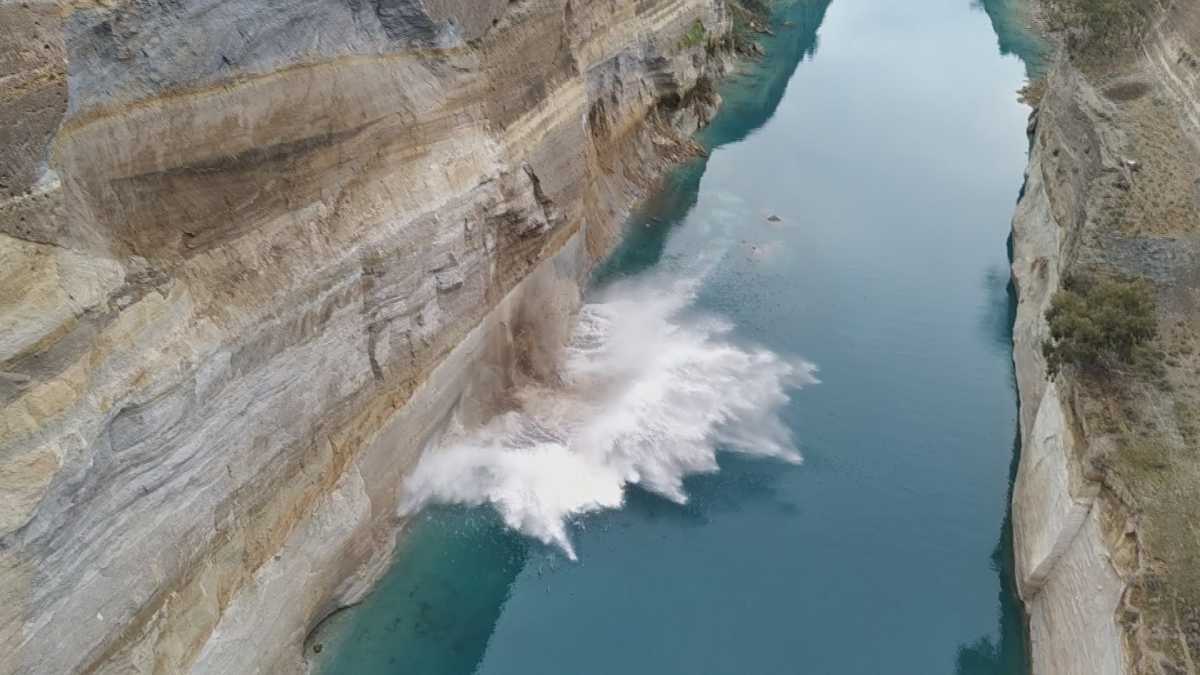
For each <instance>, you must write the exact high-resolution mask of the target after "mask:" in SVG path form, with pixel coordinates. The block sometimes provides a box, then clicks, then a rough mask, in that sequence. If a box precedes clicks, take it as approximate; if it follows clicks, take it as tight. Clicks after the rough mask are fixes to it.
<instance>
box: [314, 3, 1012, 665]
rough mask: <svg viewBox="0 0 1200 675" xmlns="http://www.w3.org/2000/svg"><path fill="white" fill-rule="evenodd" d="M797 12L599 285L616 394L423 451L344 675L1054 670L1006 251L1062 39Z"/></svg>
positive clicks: (964, 21)
mask: <svg viewBox="0 0 1200 675" xmlns="http://www.w3.org/2000/svg"><path fill="white" fill-rule="evenodd" d="M779 5H780V7H779V9H778V10H777V16H776V17H775V19H774V21H773V26H774V29H775V31H776V33H777V34H776V36H775V37H767V38H764V39H763V44H764V46H765V47H766V49H767V54H768V56H767V57H766V58H765V59H764V60H763V61H762V62H760V63H757V64H754V65H751V66H749V67H747V69H746V71H745V72H744V73H743V74H741V75H738V76H737V77H734V78H732V79H730V80H729V81H727V82H726V83H724V84H723V86H722V94H723V95H724V97H725V100H726V105H725V107H724V109H723V111H722V112H721V114H720V115H719V116H718V118H717V120H716V121H715V122H714V124H713V125H712V126H711V127H710V128H709V129H707V130H706V131H705V132H704V133H703V134H702V137H701V140H702V141H703V142H704V144H705V145H706V146H707V147H709V148H711V149H712V151H711V154H710V157H709V158H707V159H706V160H697V161H695V162H693V163H691V164H689V165H686V166H683V167H681V168H680V169H679V170H677V171H675V172H674V173H673V174H672V175H671V176H670V178H669V180H668V181H667V184H666V185H665V186H664V189H663V191H662V192H661V193H660V194H659V195H658V196H656V197H655V198H654V199H653V200H651V201H650V203H648V204H647V205H646V207H645V208H644V209H642V211H641V212H640V213H639V214H638V215H637V216H636V217H634V218H633V219H632V221H631V222H630V223H629V224H628V229H629V231H628V236H627V237H626V239H625V240H624V243H623V244H622V245H621V247H620V249H619V250H618V251H617V252H616V253H615V254H614V255H613V256H612V258H611V259H610V260H609V261H608V262H607V263H606V264H604V265H603V266H602V267H601V268H600V269H599V270H598V271H597V273H596V278H595V280H594V282H593V288H592V291H591V296H590V298H589V304H588V307H587V308H586V309H585V312H584V322H583V327H582V328H581V333H580V335H579V336H578V337H577V340H576V343H575V344H574V345H573V351H572V355H573V356H572V361H571V363H572V365H571V367H570V368H573V369H574V370H573V371H571V372H570V373H569V376H568V378H567V379H568V380H571V379H572V378H574V381H576V384H577V385H579V386H577V387H576V389H577V392H576V393H579V392H583V393H581V394H580V396H581V397H584V398H586V396H588V395H590V394H588V392H591V391H592V390H593V389H597V388H598V389H601V390H604V391H609V390H619V392H620V393H619V395H613V396H611V397H608V398H598V399H596V400H595V401H592V402H591V405H589V403H588V402H587V401H574V402H573V403H572V405H568V406H564V407H556V406H555V404H554V403H555V402H553V401H547V400H544V399H545V398H546V393H545V392H526V393H525V394H523V397H524V398H523V399H522V400H523V402H524V403H525V412H524V413H522V415H518V416H515V417H510V418H506V420H504V421H503V423H502V424H501V423H498V424H497V425H496V426H495V427H494V428H490V429H489V430H487V433H490V434H492V435H493V436H494V437H495V438H498V439H500V440H498V441H495V443H496V447H490V446H489V445H488V442H489V440H488V438H486V437H485V438H479V437H476V438H474V439H469V440H470V442H469V443H466V444H465V445H463V446H462V447H459V448H455V449H453V450H454V451H455V452H456V453H457V454H454V455H452V457H453V458H454V460H453V461H452V462H451V461H444V462H441V463H439V464H435V465H432V466H423V467H422V468H421V469H420V470H419V471H418V474H419V476H418V477H417V478H416V483H414V486H413V487H414V491H415V493H416V494H418V495H420V496H421V498H422V499H423V500H426V501H428V502H429V503H430V504H431V505H430V506H428V507H427V508H425V510H424V511H422V513H421V515H419V516H417V517H415V518H414V521H413V523H412V525H411V526H410V528H409V529H408V530H407V532H406V533H405V535H404V537H403V539H402V541H401V544H400V549H399V552H398V555H397V558H396V561H395V564H394V567H393V569H392V570H391V571H390V572H389V573H388V574H387V576H386V577H385V578H384V580H383V582H382V583H381V584H380V586H379V587H378V588H377V589H376V590H375V591H374V592H373V593H372V594H371V595H370V596H369V597H368V598H367V600H366V601H365V602H364V603H363V604H362V605H361V606H360V607H358V608H355V609H354V610H351V611H348V612H345V613H343V614H342V615H339V616H338V617H337V618H336V619H335V620H334V622H333V624H334V625H333V626H332V627H331V628H330V630H329V631H328V633H327V635H328V636H329V637H326V638H323V639H325V643H324V644H323V645H322V647H323V653H322V655H321V659H322V660H323V667H322V672H324V673H327V674H336V675H377V674H382V673H389V674H415V675H455V674H461V675H467V674H469V673H478V674H481V675H542V674H545V675H558V674H563V675H566V674H570V675H591V674H594V675H611V674H614V673H630V674H634V673H638V674H640V673H646V674H654V675H659V674H667V673H678V674H688V675H693V674H729V675H735V674H743V673H745V674H764V675H766V674H774V673H811V674H814V675H846V674H864V675H878V674H881V673H902V674H909V673H911V674H914V675H916V674H921V675H925V674H931V673H956V674H958V675H968V674H970V675H977V674H979V675H981V674H988V675H1000V674H1004V675H1017V674H1022V673H1027V672H1028V666H1027V664H1026V656H1025V654H1026V645H1025V636H1024V629H1023V626H1022V621H1021V612H1020V608H1019V605H1018V603H1017V600H1016V598H1015V596H1014V593H1013V589H1012V584H1011V576H1010V564H1011V561H1010V548H1009V538H1010V532H1009V529H1008V524H1007V496H1008V491H1009V487H1010V480H1011V469H1012V463H1013V461H1014V452H1015V451H1014V439H1015V437H1016V400H1015V394H1014V386H1013V381H1012V373H1011V370H1012V366H1011V344H1010V343H1011V339H1010V337H1011V336H1010V325H1011V318H1012V317H1011V309H1012V308H1011V298H1010V295H1009V289H1008V282H1009V276H1008V261H1007V256H1006V239H1007V236H1008V226H1009V220H1010V217H1011V213H1012V209H1013V206H1014V203H1015V200H1016V197H1017V193H1018V190H1019V188H1020V184H1021V177H1022V171H1023V168H1024V161H1025V151H1026V140H1025V123H1026V116H1027V114H1028V109H1026V108H1025V107H1024V106H1022V105H1020V104H1019V103H1018V102H1017V97H1016V93H1015V92H1016V91H1017V89H1018V88H1020V86H1021V85H1022V83H1023V82H1024V79H1025V73H1026V67H1027V66H1026V63H1025V61H1023V60H1022V58H1021V57H1024V58H1025V59H1028V60H1032V58H1033V54H1032V52H1033V50H1035V49H1036V43H1035V42H1034V41H1033V39H1032V38H1031V37H1030V36H1029V35H1028V34H1026V33H1024V30H1023V23H1024V22H1023V21H1022V20H1021V18H1020V17H1019V16H1017V15H1015V14H1014V13H1013V12H1014V9H1013V8H1014V6H1016V5H1017V2H1014V1H1010V0H995V1H994V2H985V3H982V4H981V3H979V2H973V1H972V0H912V1H910V2H896V1H895V0H794V1H792V2H786V3H779ZM668 357H669V358H668ZM810 364H815V367H816V368H817V369H818V370H817V371H816V372H815V378H814V377H813V373H811V372H810ZM569 370H570V369H569ZM589 378H592V379H589ZM595 378H604V379H602V380H600V381H602V382H603V383H604V386H603V387H593V386H592V385H594V384H595V382H596V381H597V380H596V379H595ZM815 379H819V380H820V382H819V383H817V382H815ZM568 391H571V388H570V387H568ZM631 391H635V392H637V394H636V396H634V395H632V394H629V393H628V392H631ZM563 398H569V396H566V395H564V396H563ZM614 429H615V431H614ZM580 438H584V439H586V440H587V441H588V442H589V443H590V446H589V447H593V446H597V445H599V446H603V447H604V448H608V449H607V450H604V451H603V452H601V453H599V454H596V453H595V452H591V453H590V454H589V452H582V453H575V454H572V452H570V449H571V448H572V447H574V445H575V444H576V443H577V442H580ZM547 439H549V440H547ZM523 444H524V445H523ZM612 448H618V450H612ZM713 450H719V451H720V452H717V454H716V455H715V460H716V462H717V463H719V470H717V471H714V470H713V469H714V466H713V465H712V459H713V454H712V451H713ZM497 454H499V455H500V456H503V457H505V458H506V459H505V460H504V461H503V462H502V463H501V462H496V461H494V460H492V459H488V458H491V457H495V456H497ZM577 454H582V455H583V458H582V459H581V458H580V457H577V456H576V455H577ZM756 455H767V456H766V457H763V456H756ZM797 455H798V456H799V457H802V461H800V462H797V461H795V460H796V457H797ZM473 463H475V464H473ZM464 467H465V468H464ZM456 470H457V471H459V473H455V471H456ZM483 474H486V475H487V476H488V477H489V480H491V481H492V482H491V483H489V484H488V485H487V486H484V488H481V489H480V492H479V493H478V494H475V495H471V494H467V493H468V492H469V491H470V489H472V484H471V483H470V482H469V480H468V478H469V477H470V476H473V475H483ZM497 477H499V478H497ZM680 479H682V482H680ZM622 488H624V489H623V492H622ZM622 498H623V500H622ZM438 502H460V503H462V502H466V503H472V502H474V503H479V504H480V505H479V506H461V505H460V506H454V505H449V506H446V505H439V504H438ZM422 503H425V502H424V501H423V502H422ZM618 506H619V508H618ZM506 523H507V524H506ZM510 526H513V527H510ZM514 527H515V528H517V529H514ZM571 556H574V557H576V558H577V560H575V561H572V560H571V559H570V557H571Z"/></svg>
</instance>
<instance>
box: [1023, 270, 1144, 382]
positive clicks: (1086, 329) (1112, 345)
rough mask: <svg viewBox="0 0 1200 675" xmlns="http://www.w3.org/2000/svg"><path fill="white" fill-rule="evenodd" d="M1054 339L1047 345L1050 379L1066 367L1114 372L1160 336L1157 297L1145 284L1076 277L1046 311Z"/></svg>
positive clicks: (1045, 353) (1132, 360)
mask: <svg viewBox="0 0 1200 675" xmlns="http://www.w3.org/2000/svg"><path fill="white" fill-rule="evenodd" d="M1046 320H1047V321H1048V322H1049V323H1050V335H1051V339H1049V340H1047V341H1046V342H1045V343H1044V344H1043V345H1042V353H1043V354H1044V355H1045V357H1046V366H1047V371H1048V373H1049V375H1050V376H1051V377H1053V376H1055V375H1056V374H1058V373H1059V372H1060V371H1061V370H1062V369H1063V368H1064V367H1067V366H1071V367H1076V368H1080V369H1084V370H1111V369H1113V368H1115V367H1117V366H1119V365H1120V364H1127V365H1132V364H1134V363H1136V362H1137V361H1138V360H1139V359H1140V358H1142V357H1144V356H1146V350H1145V347H1146V343H1148V342H1149V341H1150V340H1152V339H1153V338H1154V336H1155V333H1156V331H1157V322H1156V319H1155V309H1154V295H1153V292H1152V290H1151V288H1150V286H1149V284H1147V283H1146V282H1145V281H1141V280H1137V281H1125V280H1120V279H1108V278H1103V279H1098V278H1094V277H1071V278H1068V279H1067V280H1065V282H1064V284H1063V288H1062V290H1060V291H1058V292H1057V293H1055V294H1054V297H1053V298H1052V299H1051V302H1050V309H1048V310H1047V311H1046Z"/></svg>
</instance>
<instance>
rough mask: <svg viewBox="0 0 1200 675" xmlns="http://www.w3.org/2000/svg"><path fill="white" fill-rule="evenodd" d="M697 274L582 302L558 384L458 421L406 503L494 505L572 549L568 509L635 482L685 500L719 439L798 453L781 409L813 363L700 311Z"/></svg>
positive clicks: (416, 477) (608, 504) (620, 495)
mask: <svg viewBox="0 0 1200 675" xmlns="http://www.w3.org/2000/svg"><path fill="white" fill-rule="evenodd" d="M698 286H699V283H698V282H696V281H674V282H667V283H663V282H662V281H661V280H659V282H658V283H655V282H646V281H642V282H640V283H639V282H635V283H625V284H618V285H616V286H614V287H613V288H611V289H609V291H608V292H606V293H604V294H603V297H601V298H599V299H598V300H597V301H595V302H592V303H589V304H587V305H585V306H584V307H583V309H582V310H581V313H580V317H579V322H578V326H577V327H576V329H575V333H574V336H573V338H572V340H571V342H570V344H569V345H568V346H567V349H566V352H565V356H564V359H563V363H562V365H561V372H560V376H561V384H559V385H555V386H530V387H525V388H523V389H521V390H520V391H517V392H515V400H516V402H517V404H516V406H515V409H514V410H512V411H510V412H507V413H504V414H502V415H499V416H497V417H495V418H493V419H492V420H491V421H489V422H488V423H487V424H485V425H483V426H482V427H480V428H476V429H473V430H470V431H464V430H462V429H461V428H452V429H451V430H450V431H449V432H448V433H447V436H446V438H444V439H443V440H442V442H441V443H440V445H439V446H438V447H436V448H433V449H431V450H430V451H429V452H427V453H426V454H425V455H424V456H423V457H422V459H421V461H420V462H419V463H418V465H417V467H416V469H415V470H414V471H413V473H412V475H411V476H410V477H409V478H408V480H407V484H406V493H407V497H406V499H405V501H404V503H403V504H402V508H401V510H402V511H403V512H405V513H412V512H415V511H417V510H419V509H421V508H422V507H424V506H425V505H427V504H431V503H443V504H464V505H472V506H479V505H491V506H492V507H494V508H495V509H496V510H497V511H498V512H499V513H500V515H501V516H502V517H503V519H504V522H505V523H506V524H507V525H508V526H509V527H511V528H513V529H515V530H519V531H520V532H523V533H525V534H526V535H528V536H531V537H534V538H537V539H539V540H541V541H542V542H545V543H547V544H552V545H555V546H558V547H560V548H561V549H562V550H563V552H564V553H566V555H567V556H568V557H570V558H571V559H572V560H574V559H575V551H574V548H573V547H572V545H571V540H570V537H569V535H568V525H569V523H570V522H571V520H572V519H573V518H575V517H577V516H580V515H582V514H586V513H591V512H595V511H600V510H604V509H615V508H620V506H621V505H622V504H623V502H624V497H625V488H626V486H628V485H639V486H641V487H643V488H645V489H647V490H650V491H652V492H655V493H657V494H659V495H662V496H663V497H665V498H667V499H670V500H672V501H674V502H678V503H684V502H686V501H687V495H686V494H685V493H684V489H683V481H684V478H685V477H687V476H689V475H692V474H697V473H707V472H713V471H716V470H717V468H718V467H717V451H718V449H720V450H727V451H733V452H740V453H745V454H749V455H758V456H764V457H773V458H778V459H782V460H785V461H788V462H799V461H800V455H799V453H798V452H797V450H796V448H795V444H794V442H793V438H792V435H791V432H790V430H789V429H788V428H787V427H786V426H785V425H784V423H783V422H782V420H781V419H780V413H781V411H782V409H783V408H784V406H785V405H786V404H787V402H788V396H789V392H790V391H791V390H792V389H794V388H797V387H800V386H803V385H805V384H810V383H815V382H816V381H817V380H816V378H815V376H814V374H815V371H816V368H815V367H814V366H813V365H812V364H809V363H806V362H803V361H797V360H792V359H786V358H783V357H781V356H779V355H777V354H775V353H773V352H771V351H768V350H765V349H761V348H750V347H745V346H739V345H737V344H735V343H734V341H733V339H732V337H731V335H730V333H731V330H732V326H731V325H730V324H729V323H728V322H725V321H722V320H720V319H716V318H713V317H703V316H695V315H694V313H693V312H691V311H689V308H690V306H691V305H692V303H693V301H694V300H695V294H696V290H697V288H698ZM451 426H452V427H455V425H454V424H452V425H451Z"/></svg>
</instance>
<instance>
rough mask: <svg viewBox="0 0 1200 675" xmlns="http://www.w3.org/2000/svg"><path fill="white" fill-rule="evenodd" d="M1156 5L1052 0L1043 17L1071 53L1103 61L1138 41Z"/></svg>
mask: <svg viewBox="0 0 1200 675" xmlns="http://www.w3.org/2000/svg"><path fill="white" fill-rule="evenodd" d="M1156 7H1157V4H1156V2H1155V0H1051V1H1050V2H1048V3H1047V5H1046V10H1047V11H1046V18H1047V20H1048V22H1049V25H1050V28H1051V29H1052V30H1055V31H1060V32H1062V33H1065V35H1066V42H1067V48H1068V50H1069V51H1070V52H1071V53H1072V54H1073V55H1075V56H1078V57H1082V58H1083V59H1084V60H1086V61H1106V60H1108V59H1110V58H1112V57H1114V56H1116V55H1118V54H1121V53H1122V52H1124V51H1126V50H1128V49H1129V48H1131V47H1134V46H1136V45H1137V44H1138V43H1139V42H1140V41H1141V39H1142V37H1143V36H1144V35H1145V33H1146V30H1147V29H1148V28H1149V26H1150V19H1151V17H1152V15H1153V12H1154V10H1155V8H1156Z"/></svg>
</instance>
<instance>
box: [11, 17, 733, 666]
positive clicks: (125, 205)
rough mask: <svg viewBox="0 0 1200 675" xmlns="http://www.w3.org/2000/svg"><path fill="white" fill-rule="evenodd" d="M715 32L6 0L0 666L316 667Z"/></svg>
mask: <svg viewBox="0 0 1200 675" xmlns="http://www.w3.org/2000/svg"><path fill="white" fill-rule="evenodd" d="M696 20H700V21H701V22H702V23H704V25H705V26H706V27H707V28H708V30H709V32H710V34H712V35H716V36H719V35H722V34H723V33H724V32H725V31H726V30H727V28H728V22H729V20H728V18H727V16H726V9H725V6H724V2H723V1H722V0H652V1H645V0H642V1H638V2H635V1H634V0H591V1H589V2H579V1H578V0H570V1H568V0H526V1H523V2H515V3H514V2H508V0H470V1H468V0H302V1H300V2H287V3H279V2H274V1H272V0H197V1H196V2H187V3H174V4H172V3H152V2H141V1H140V0H128V1H126V2H118V3H115V4H112V3H103V4H91V3H88V2H79V3H62V4H55V3H48V2H31V3H23V4H13V3H3V4H0V23H2V24H3V25H4V26H5V27H6V31H4V33H5V34H4V35H2V36H0V84H2V85H3V86H0V183H2V184H0V263H2V264H0V403H2V404H3V407H2V408H0V600H3V602H2V603H0V673H56V674H57V673H68V672H161V673H174V672H182V671H189V670H192V671H197V672H202V671H211V672H254V671H256V670H258V671H268V672H295V671H296V670H297V669H299V668H301V667H302V664H301V663H300V662H299V659H300V650H299V645H300V643H301V641H302V640H303V637H304V635H305V634H306V633H307V631H308V630H309V629H310V628H311V627H312V625H313V624H314V623H315V622H316V621H318V620H319V619H320V618H321V617H322V616H323V615H324V614H325V613H327V612H329V611H331V610H332V609H334V608H335V607H337V606H338V605H339V604H341V603H344V602H346V601H347V600H349V599H352V598H353V597H354V595H355V594H356V593H361V591H362V589H363V588H364V586H365V581H369V578H370V576H371V575H372V574H373V573H374V572H375V571H377V570H378V568H379V565H380V560H384V559H386V554H387V551H388V542H390V540H391V533H392V532H393V531H394V529H395V527H396V526H397V522H396V517H395V504H396V502H397V499H398V497H399V494H398V491H399V486H400V482H401V478H402V476H403V474H404V472H405V471H406V470H407V468H408V467H409V466H411V464H412V462H413V461H414V460H415V458H416V457H417V456H418V454H419V452H420V450H421V448H422V447H423V444H424V443H425V442H426V440H427V439H428V438H429V437H430V435H431V434H433V433H434V432H435V431H436V430H437V428H438V426H439V424H441V422H442V421H443V420H444V419H445V418H446V416H447V415H448V414H449V412H450V411H451V410H452V409H453V408H454V407H455V406H456V405H468V404H469V406H470V407H471V409H472V410H478V411H479V412H478V414H482V411H483V410H485V409H486V406H487V401H488V399H489V393H492V392H495V391H496V390H498V389H499V388H501V387H503V386H504V385H505V384H507V383H510V382H511V381H512V380H513V379H515V378H520V377H528V376H532V375H536V370H537V361H538V360H539V359H541V358H544V357H545V356H546V355H547V354H549V353H551V352H552V351H553V348H554V346H555V345H556V344H557V341H558V340H560V339H561V337H562V335H564V334H565V332H566V329H567V326H568V325H569V317H570V313H571V312H572V311H573V309H574V308H575V306H576V305H577V303H578V300H579V284H580V282H581V280H582V278H583V275H584V274H585V273H586V271H587V270H588V268H589V266H590V264H591V262H592V260H593V259H594V256H595V255H596V254H598V253H600V252H602V251H603V250H604V249H605V248H606V247H607V246H608V245H610V244H611V242H612V241H613V238H614V232H615V231H616V230H615V229H614V228H615V225H617V224H619V222H620V220H621V217H622V216H623V214H624V213H625V210H626V209H627V208H628V207H629V206H630V202H631V200H632V199H633V198H635V197H636V196H637V195H638V194H639V192H640V191H641V190H642V189H644V187H645V186H646V185H648V183H649V181H650V180H651V179H652V178H653V177H654V175H656V171H657V170H658V168H660V166H661V162H660V160H659V159H658V156H657V155H656V152H655V150H654V146H655V144H653V143H651V142H649V140H648V139H649V138H650V136H651V135H657V136H658V137H659V138H660V139H661V136H662V135H663V134H664V133H666V134H667V135H668V136H672V135H675V134H678V133H679V132H680V131H681V130H680V129H679V127H680V126H683V127H687V126H689V125H693V124H695V123H696V120H697V119H704V114H699V115H697V114H693V113H692V112H691V111H687V110H682V109H679V107H678V106H679V105H680V101H684V100H688V101H692V100H693V99H695V100H696V102H697V103H700V104H706V103H707V100H706V99H705V98H704V97H699V98H697V97H687V96H685V95H686V94H687V93H688V92H690V91H691V90H693V89H695V88H696V87H697V85H698V84H701V83H703V82H705V81H706V80H707V79H709V78H712V77H714V76H716V75H718V74H719V71H720V69H721V63H720V60H719V58H720V57H719V54H718V55H716V56H714V55H713V53H710V52H711V50H709V49H706V46H703V45H701V46H695V47H686V46H685V44H684V42H683V41H682V40H681V37H682V36H683V35H684V34H685V33H686V31H687V30H688V29H689V28H690V27H691V25H692V24H693V22H694V21H696ZM10 26H13V27H17V28H19V30H11V31H10V30H7V28H8V27H10ZM701 89H702V90H707V89H706V88H705V87H702V88H701ZM689 130H690V129H687V128H684V129H682V131H689Z"/></svg>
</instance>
